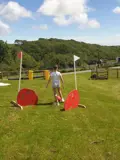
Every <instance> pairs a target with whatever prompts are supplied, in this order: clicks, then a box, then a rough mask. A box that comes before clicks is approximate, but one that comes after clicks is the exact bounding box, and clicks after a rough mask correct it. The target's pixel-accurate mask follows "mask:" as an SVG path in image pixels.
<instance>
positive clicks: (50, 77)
mask: <svg viewBox="0 0 120 160" xmlns="http://www.w3.org/2000/svg"><path fill="white" fill-rule="evenodd" d="M50 81H51V77H49V80H48V83H47V85H46V88H47V87H48V85H49V83H50Z"/></svg>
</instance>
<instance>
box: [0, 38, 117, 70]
mask: <svg viewBox="0 0 120 160" xmlns="http://www.w3.org/2000/svg"><path fill="white" fill-rule="evenodd" d="M21 50H22V51H23V53H24V58H23V68H24V69H42V68H49V67H51V66H53V65H54V64H56V63H57V64H59V65H60V67H61V68H69V67H70V68H71V67H73V54H75V55H77V56H79V57H80V58H81V59H80V61H79V62H78V64H77V65H78V66H82V65H83V64H89V63H90V62H91V61H92V60H98V59H100V58H102V59H107V60H115V59H116V57H117V56H120V46H100V45H96V44H87V43H84V42H77V41H75V40H61V39H52V38H51V39H43V38H40V39H39V40H37V41H26V40H15V43H14V44H7V43H6V42H3V41H0V70H16V69H18V68H19V59H18V58H17V53H18V52H19V51H21Z"/></svg>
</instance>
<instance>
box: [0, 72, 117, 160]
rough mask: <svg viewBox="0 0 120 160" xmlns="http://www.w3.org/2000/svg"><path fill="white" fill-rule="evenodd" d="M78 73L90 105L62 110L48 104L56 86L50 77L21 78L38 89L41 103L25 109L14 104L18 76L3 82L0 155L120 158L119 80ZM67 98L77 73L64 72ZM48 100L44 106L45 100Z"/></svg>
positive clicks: (6, 158)
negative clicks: (14, 106) (102, 78)
mask: <svg viewBox="0 0 120 160" xmlns="http://www.w3.org/2000/svg"><path fill="white" fill-rule="evenodd" d="M89 76H90V75H89V74H78V76H77V79H78V90H79V92H80V99H81V103H82V104H85V105H86V106H87V108H86V109H83V108H77V109H74V110H71V111H67V112H62V111H60V109H62V108H63V104H61V106H59V107H55V106H53V105H49V104H47V103H50V102H52V101H53V94H52V91H51V87H50V86H49V88H48V89H46V88H45V84H46V81H45V80H39V79H36V80H33V81H28V80H24V81H22V84H21V87H22V88H24V87H28V88H31V89H34V90H35V91H36V92H37V94H38V96H39V103H38V105H37V106H36V107H29V108H25V109H24V110H23V111H21V110H19V109H15V108H13V107H11V105H10V101H11V100H15V98H16V95H17V88H18V81H5V82H7V83H8V82H9V83H11V86H8V87H0V160H119V159H120V152H119V150H120V82H119V80H118V79H111V80H105V81H91V80H88V78H89ZM64 79H65V88H64V97H66V96H67V94H68V93H69V92H70V91H71V90H72V89H74V76H73V75H67V76H64ZM43 104H44V105H43Z"/></svg>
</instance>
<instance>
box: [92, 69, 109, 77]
mask: <svg viewBox="0 0 120 160" xmlns="http://www.w3.org/2000/svg"><path fill="white" fill-rule="evenodd" d="M108 73H109V72H108V69H106V68H98V67H96V68H95V69H92V70H91V77H90V79H92V80H105V79H106V80H107V79H108Z"/></svg>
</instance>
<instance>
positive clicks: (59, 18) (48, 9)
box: [37, 0, 100, 28]
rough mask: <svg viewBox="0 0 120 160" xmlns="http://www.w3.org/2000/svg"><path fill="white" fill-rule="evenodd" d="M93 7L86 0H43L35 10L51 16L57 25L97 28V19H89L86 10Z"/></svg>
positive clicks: (90, 9) (88, 10)
mask: <svg viewBox="0 0 120 160" xmlns="http://www.w3.org/2000/svg"><path fill="white" fill-rule="evenodd" d="M94 10H95V9H92V8H89V7H88V6H87V0H44V3H43V4H42V5H41V6H40V8H39V9H38V10H37V12H40V13H41V14H43V15H46V16H53V21H54V22H55V23H56V24H58V25H69V24H72V23H77V24H78V25H84V26H89V27H90V28H99V27H100V23H99V22H98V21H97V20H94V19H93V20H89V18H88V12H90V11H94Z"/></svg>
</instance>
